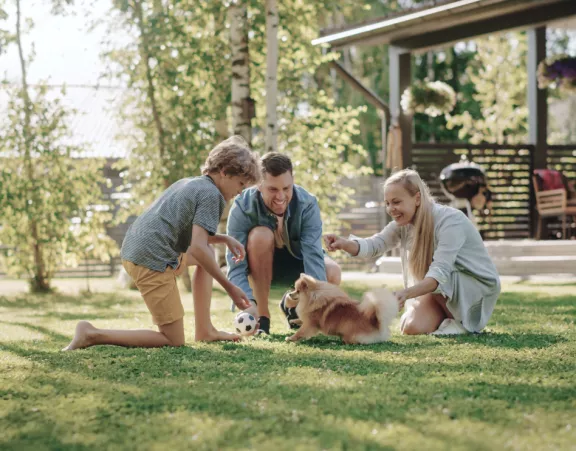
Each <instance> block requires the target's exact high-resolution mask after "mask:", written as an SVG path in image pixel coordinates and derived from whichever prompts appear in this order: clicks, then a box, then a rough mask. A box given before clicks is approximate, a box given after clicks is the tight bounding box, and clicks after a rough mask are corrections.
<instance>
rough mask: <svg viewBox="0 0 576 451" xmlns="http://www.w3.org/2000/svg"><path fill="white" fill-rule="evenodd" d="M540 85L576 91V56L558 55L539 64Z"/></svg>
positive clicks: (541, 87) (541, 86)
mask: <svg viewBox="0 0 576 451" xmlns="http://www.w3.org/2000/svg"><path fill="white" fill-rule="evenodd" d="M538 86H539V87H540V89H544V88H547V87H549V86H550V87H553V88H560V89H562V90H564V91H567V92H576V57H574V56H568V55H556V56H553V57H550V58H546V59H545V60H542V61H541V62H540V64H538Z"/></svg>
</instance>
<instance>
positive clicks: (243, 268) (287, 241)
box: [226, 152, 341, 334]
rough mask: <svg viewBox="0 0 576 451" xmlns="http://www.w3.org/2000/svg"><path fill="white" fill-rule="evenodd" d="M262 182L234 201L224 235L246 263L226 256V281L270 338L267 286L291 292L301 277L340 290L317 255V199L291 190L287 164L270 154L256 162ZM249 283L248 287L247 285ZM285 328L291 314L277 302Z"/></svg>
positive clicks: (335, 270) (333, 266)
mask: <svg viewBox="0 0 576 451" xmlns="http://www.w3.org/2000/svg"><path fill="white" fill-rule="evenodd" d="M261 170H262V181H261V183H260V184H259V185H257V186H256V187H253V188H250V189H247V190H245V191H244V192H243V193H242V194H240V195H239V196H238V197H237V198H236V200H235V201H234V205H233V206H232V209H231V210H230V215H229V217H228V226H227V234H228V235H230V236H232V237H234V238H235V239H237V240H238V241H239V242H240V243H242V244H243V245H244V246H245V248H246V257H247V258H246V259H245V260H244V261H240V262H238V263H235V262H234V261H233V255H232V254H231V253H230V252H228V253H227V254H226V260H227V262H228V268H229V270H228V279H229V280H230V281H231V282H232V283H233V284H235V285H237V286H238V287H240V288H241V289H242V290H244V292H245V293H246V294H247V296H248V298H249V299H251V300H252V301H253V302H254V303H255V304H256V309H257V315H258V316H259V318H260V319H259V324H260V326H259V330H258V333H259V334H261V333H265V334H269V333H270V310H269V297H270V285H271V284H272V283H274V284H278V285H285V286H290V285H291V284H293V283H294V282H295V281H296V280H297V279H298V278H299V277H300V274H301V273H306V274H308V275H310V276H312V277H314V278H315V279H317V280H322V281H326V280H327V281H328V282H330V283H333V284H335V285H339V284H340V276H341V271H340V267H339V266H338V264H337V263H336V262H335V261H334V260H332V259H331V258H330V257H328V256H325V255H324V251H323V250H322V220H321V218H320V208H319V206H318V202H317V200H316V198H315V197H314V196H313V195H311V194H310V193H308V192H307V191H306V190H305V189H304V188H302V187H300V186H298V185H295V184H294V177H293V174H292V162H291V161H290V158H288V157H287V156H286V155H283V154H281V153H278V152H270V153H267V154H266V155H264V156H263V157H262V159H261ZM249 278H250V281H249ZM280 307H281V308H282V310H283V312H284V314H285V315H286V319H287V320H288V323H289V325H290V326H291V327H292V328H296V327H297V324H296V323H297V321H296V320H297V319H298V317H297V316H296V312H295V311H294V309H288V308H286V307H285V306H284V305H283V301H282V302H281V305H280Z"/></svg>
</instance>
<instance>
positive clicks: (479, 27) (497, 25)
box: [391, 0, 576, 50]
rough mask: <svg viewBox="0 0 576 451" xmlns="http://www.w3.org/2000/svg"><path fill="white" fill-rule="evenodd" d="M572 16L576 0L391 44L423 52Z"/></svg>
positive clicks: (418, 35)
mask: <svg viewBox="0 0 576 451" xmlns="http://www.w3.org/2000/svg"><path fill="white" fill-rule="evenodd" d="M572 15H576V1H574V0H564V1H560V2H557V3H552V4H549V5H543V6H538V7H534V8H529V9H526V10H524V11H515V12H513V13H509V14H504V15H501V16H498V17H493V18H489V19H484V20H479V21H473V20H471V21H470V22H469V23H466V24H461V25H457V26H453V27H448V28H444V29H442V30H436V31H432V32H429V33H424V34H417V35H415V36H411V37H407V38H397V39H393V40H392V41H391V44H392V45H395V46H398V47H403V48H406V49H410V50H416V49H418V50H423V49H428V48H432V47H437V46H440V45H446V44H449V43H453V42H457V41H462V40H466V39H471V38H475V37H478V36H483V35H486V34H490V33H497V32H500V31H506V30H512V29H515V28H526V27H534V26H538V25H540V24H545V23H546V22H549V21H552V20H556V19H560V18H564V17H568V16H572Z"/></svg>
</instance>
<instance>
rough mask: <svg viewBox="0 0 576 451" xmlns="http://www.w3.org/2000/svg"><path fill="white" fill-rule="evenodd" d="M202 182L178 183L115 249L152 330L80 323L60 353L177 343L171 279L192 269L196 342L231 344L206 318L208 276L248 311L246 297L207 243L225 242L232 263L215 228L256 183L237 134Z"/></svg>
mask: <svg viewBox="0 0 576 451" xmlns="http://www.w3.org/2000/svg"><path fill="white" fill-rule="evenodd" d="M202 174H203V175H202V176H200V177H190V178H185V179H182V180H179V181H177V182H176V183H174V184H173V185H172V186H170V187H169V188H168V189H167V190H166V191H164V193H162V194H161V195H160V197H159V198H158V199H157V200H156V201H155V202H154V203H152V205H150V207H148V209H147V210H146V211H145V212H144V213H143V214H142V215H141V216H139V217H138V219H136V221H135V222H134V223H133V224H132V225H131V226H130V228H129V229H128V232H127V234H126V237H125V238H124V242H123V243H122V250H121V256H122V264H123V266H124V268H125V269H126V271H127V272H128V274H130V276H131V277H132V279H133V280H134V283H135V285H136V287H137V288H138V290H139V291H140V293H141V294H142V297H143V298H144V302H145V303H146V306H147V307H148V309H149V310H150V313H151V314H152V319H153V321H154V323H155V324H156V325H157V326H158V330H159V331H158V332H156V331H153V330H104V329H97V328H95V327H94V326H92V324H90V323H89V322H87V321H81V322H79V323H78V325H77V326H76V333H75V336H74V339H73V340H72V342H71V343H70V344H69V345H68V346H67V347H66V348H64V350H74V349H80V348H86V347H89V346H93V345H100V344H108V345H117V346H126V347H145V348H153V347H161V346H182V345H184V321H183V317H184V309H183V307H182V302H181V300H180V294H179V292H178V287H177V285H176V276H177V275H178V274H180V273H181V272H182V271H183V270H184V268H185V267H186V266H192V265H196V266H197V268H196V271H195V272H194V281H193V290H192V291H193V297H194V320H195V326H196V328H195V338H196V340H200V341H220V340H238V339H239V337H238V336H237V335H233V334H229V333H226V332H222V331H218V330H216V328H215V327H214V326H213V325H212V322H211V320H210V301H211V296H212V280H213V278H214V279H216V280H217V281H218V283H220V285H222V287H223V288H224V289H225V290H226V291H227V293H228V295H229V296H230V297H231V298H232V300H233V301H234V303H235V304H236V305H237V306H238V307H239V308H240V309H245V308H247V307H249V305H250V304H249V301H248V298H247V297H246V294H245V293H244V292H243V291H242V290H241V289H240V288H238V287H237V286H235V285H234V284H233V283H231V282H229V281H228V279H227V278H226V276H225V275H224V274H223V273H222V271H221V270H220V268H219V267H218V264H217V262H216V259H215V257H214V251H213V249H212V247H211V246H210V244H217V243H223V244H226V245H227V246H228V248H229V250H230V252H231V253H232V254H233V255H234V260H235V261H241V260H243V259H244V256H245V251H244V247H243V246H242V245H241V244H240V243H239V242H238V241H236V240H235V239H234V238H231V237H229V236H226V235H217V234H216V229H217V227H218V223H219V222H220V217H221V216H222V212H223V211H224V207H225V205H226V202H228V201H229V200H231V199H232V198H234V197H235V196H236V195H237V194H240V193H241V192H242V190H243V189H244V188H245V187H247V186H250V185H253V184H254V183H256V182H257V181H258V179H259V174H260V171H259V167H258V156H257V154H256V153H254V152H252V151H251V150H250V149H249V147H248V144H247V143H246V142H245V141H244V139H242V137H240V136H233V137H231V138H229V139H227V140H225V141H223V142H222V143H220V144H219V145H218V146H216V147H215V148H214V149H213V150H212V151H211V152H210V154H209V155H208V158H207V160H206V162H205V165H204V167H203V168H202Z"/></svg>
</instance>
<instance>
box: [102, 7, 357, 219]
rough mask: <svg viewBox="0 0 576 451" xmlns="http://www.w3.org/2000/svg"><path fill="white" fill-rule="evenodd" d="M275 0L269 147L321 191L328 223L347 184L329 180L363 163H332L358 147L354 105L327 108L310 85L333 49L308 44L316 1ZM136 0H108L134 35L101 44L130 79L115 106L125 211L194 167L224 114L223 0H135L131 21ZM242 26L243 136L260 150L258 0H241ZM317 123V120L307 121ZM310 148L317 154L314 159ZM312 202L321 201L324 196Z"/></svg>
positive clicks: (262, 48)
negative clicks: (245, 49) (245, 68)
mask: <svg viewBox="0 0 576 451" xmlns="http://www.w3.org/2000/svg"><path fill="white" fill-rule="evenodd" d="M279 3H280V4H279V17H280V26H279V29H278V37H279V61H278V124H279V138H278V148H279V149H280V150H281V151H282V152H285V153H286V154H288V155H289V156H291V157H293V158H294V159H297V160H298V162H299V169H298V175H297V180H296V181H297V183H301V184H306V187H307V188H308V189H309V190H310V191H311V192H312V193H314V194H316V195H317V196H319V197H325V196H328V195H329V196H330V199H331V203H330V208H323V211H322V213H323V215H324V219H325V221H326V222H328V223H331V224H334V223H335V222H336V215H337V214H338V211H339V209H340V208H341V207H343V206H344V205H345V204H346V203H347V202H348V195H349V194H350V193H349V192H346V191H341V190H339V189H336V187H335V183H336V185H337V182H335V180H336V179H337V178H338V177H339V176H344V177H348V176H353V175H355V174H361V173H365V172H366V170H365V169H364V168H360V169H356V168H355V167H354V166H352V165H351V164H341V163H342V161H343V159H344V155H349V156H350V157H351V158H353V157H354V156H355V155H361V156H364V155H365V152H364V150H363V149H362V147H360V146H359V145H357V144H356V143H354V142H353V141H352V139H351V137H353V136H354V135H356V134H357V129H358V125H359V123H358V121H357V120H355V118H356V117H357V116H358V114H359V113H360V110H358V109H354V110H350V109H339V108H336V107H335V105H334V103H333V102H332V101H331V100H330V98H329V97H328V96H327V95H324V94H323V93H322V92H321V91H320V90H319V85H320V84H322V83H325V77H326V74H324V73H322V65H323V63H324V62H326V61H328V60H330V59H331V58H333V55H323V54H322V49H321V48H318V47H313V46H312V45H311V44H310V41H311V40H312V39H313V38H315V37H316V36H317V35H318V31H319V26H318V23H319V17H321V16H322V14H323V5H324V3H323V2H317V3H316V2H301V1H297V0H291V1H287V2H279ZM305 3H306V4H305ZM136 4H137V2H116V4H115V8H116V12H117V17H118V18H119V23H120V26H121V27H123V29H125V30H127V31H128V30H133V34H134V36H135V38H134V41H133V43H132V44H131V45H130V46H129V47H126V48H122V49H111V50H110V51H109V52H107V58H108V59H109V60H110V61H112V62H114V63H115V67H116V68H117V69H118V71H117V72H116V73H115V74H112V75H113V76H114V75H116V76H119V77H122V78H125V79H126V78H127V79H128V80H129V82H128V84H129V87H130V88H131V91H130V95H129V97H128V98H127V101H126V105H125V108H124V109H123V113H122V116H123V118H124V119H125V120H127V121H129V122H132V123H133V124H134V125H135V135H134V136H133V137H131V138H130V143H131V155H130V159H129V161H128V162H124V164H125V165H126V167H127V168H128V171H127V183H126V186H131V191H132V193H133V195H134V198H133V205H132V207H133V208H132V209H130V210H126V211H129V212H131V213H138V211H139V210H140V209H141V208H143V207H144V206H145V205H146V204H148V203H149V202H150V201H151V200H152V199H153V198H154V197H156V196H157V195H158V193H159V191H160V190H162V189H164V188H165V186H166V185H169V184H170V183H172V182H174V181H175V180H178V179H179V178H182V177H189V176H193V175H198V174H199V169H200V165H201V163H202V162H203V160H204V158H205V156H206V154H207V152H208V151H209V150H210V148H211V147H212V146H213V145H214V144H215V143H216V141H217V140H218V139H219V136H218V134H217V129H216V124H217V122H218V121H222V120H224V121H226V120H227V118H228V117H229V111H228V108H227V107H228V103H229V101H230V77H231V62H230V50H229V36H228V33H227V17H226V13H227V9H226V6H225V5H224V3H223V2H220V1H216V0H211V1H206V2H196V1H192V0H189V1H180V2H177V3H175V4H173V5H171V6H170V7H165V6H162V5H159V4H160V2H141V4H142V5H143V13H144V17H145V19H144V27H143V29H139V31H137V29H138V20H137V18H136V14H135V9H134V5H136ZM154 5H156V8H155V7H154ZM249 26H250V42H249V45H250V48H249V50H250V56H251V61H250V64H251V68H250V73H251V87H252V97H253V98H254V99H255V101H256V115H257V116H256V118H255V119H254V120H253V122H252V123H253V127H254V137H253V142H252V144H253V147H254V148H255V149H256V150H260V151H263V149H264V140H265V133H264V130H265V115H266V111H265V101H264V96H265V95H266V93H265V67H266V66H265V64H266V44H265V13H264V8H262V5H261V3H260V2H253V4H252V5H251V6H250V11H249ZM142 30H143V31H142ZM143 38H145V39H144V40H143ZM144 42H145V43H146V48H144V46H143V43H144ZM146 52H148V55H149V62H150V65H149V69H150V73H151V75H152V80H153V87H154V95H155V98H156V101H157V104H158V111H159V112H160V121H161V123H162V127H163V129H164V133H163V137H164V148H165V152H164V154H163V155H161V153H160V149H159V145H158V128H157V124H155V123H154V120H153V112H152V110H151V104H150V89H149V83H148V81H147V79H146V61H145V60H146V58H145V53H146ZM311 113H313V114H311ZM227 122H228V123H230V121H227ZM323 126H325V127H326V129H325V130H319V129H317V127H323ZM319 149H322V153H319V152H318V151H319ZM318 158H322V159H323V160H324V162H325V163H323V164H319V163H318ZM321 171H326V172H321ZM322 202H323V203H324V204H325V205H326V207H327V201H324V200H322Z"/></svg>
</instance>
